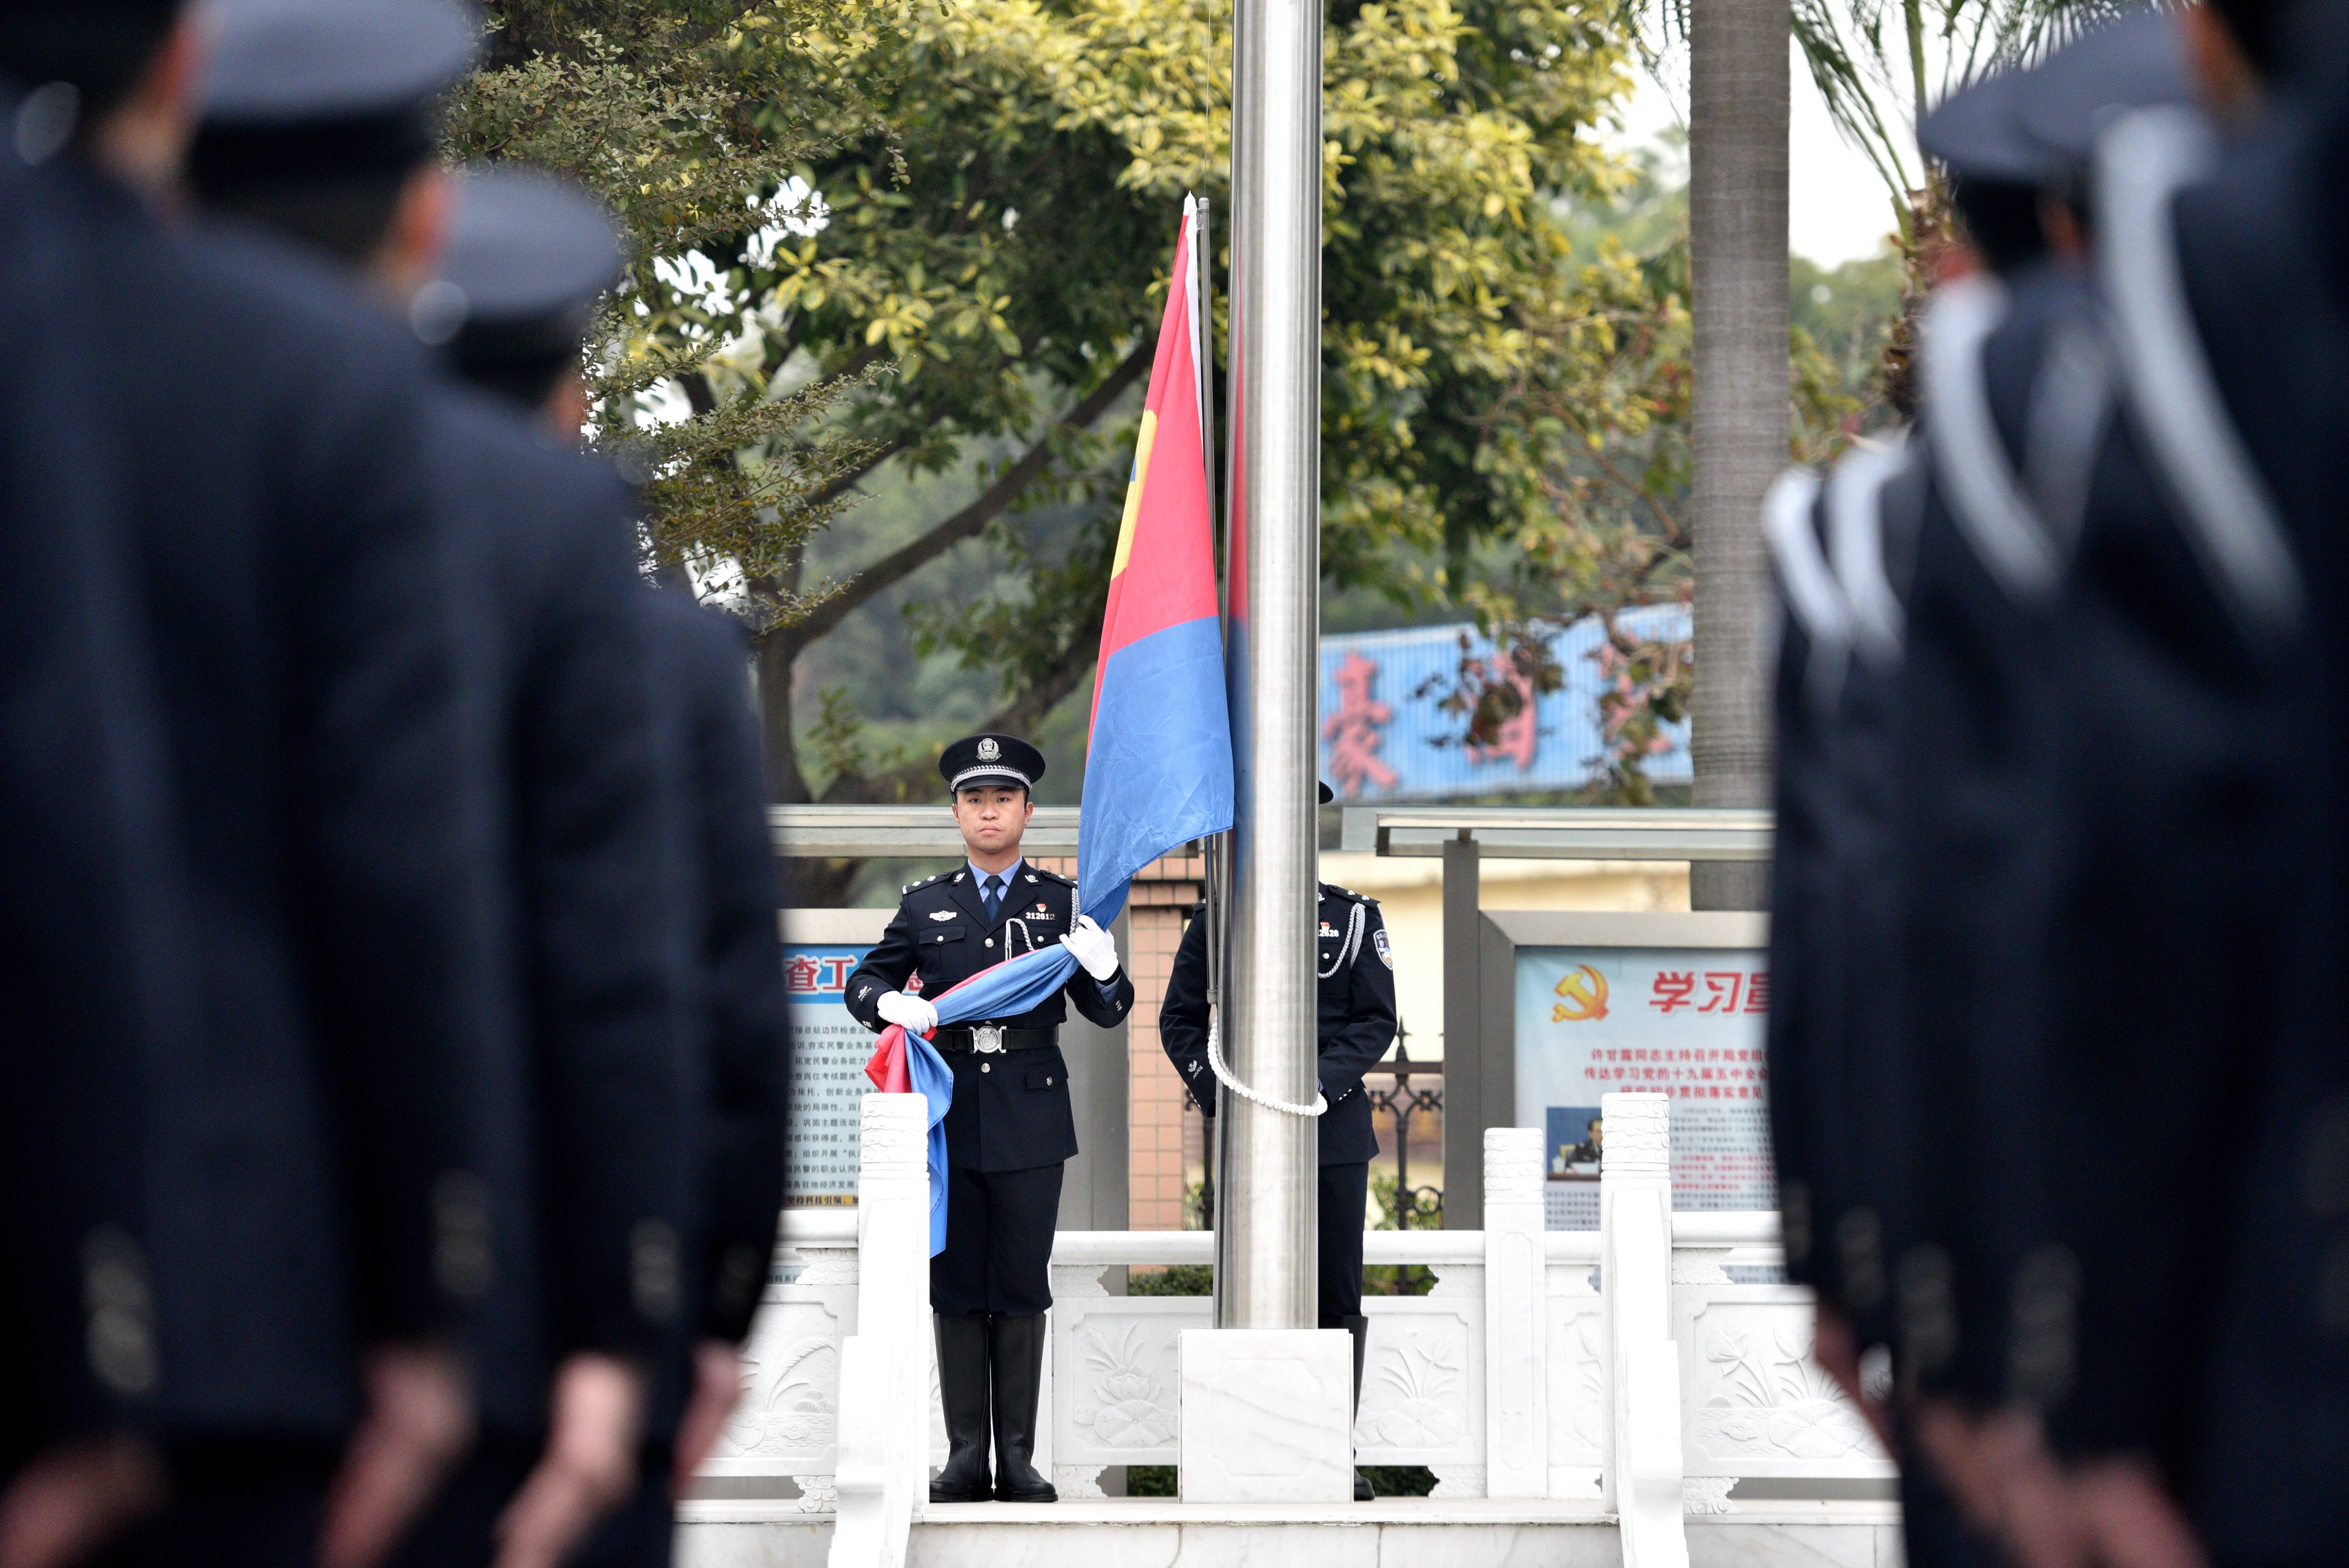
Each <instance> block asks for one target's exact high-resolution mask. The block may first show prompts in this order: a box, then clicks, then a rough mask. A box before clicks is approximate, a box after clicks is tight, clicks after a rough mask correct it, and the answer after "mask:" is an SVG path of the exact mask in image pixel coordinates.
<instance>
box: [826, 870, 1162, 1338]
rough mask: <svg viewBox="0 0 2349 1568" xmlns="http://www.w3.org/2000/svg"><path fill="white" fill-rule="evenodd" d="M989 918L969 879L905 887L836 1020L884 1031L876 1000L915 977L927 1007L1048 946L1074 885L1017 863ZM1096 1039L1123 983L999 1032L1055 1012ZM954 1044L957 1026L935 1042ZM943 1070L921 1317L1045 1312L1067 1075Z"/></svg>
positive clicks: (1047, 1064) (1087, 984) (1067, 1128)
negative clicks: (940, 1220)
mask: <svg viewBox="0 0 2349 1568" xmlns="http://www.w3.org/2000/svg"><path fill="white" fill-rule="evenodd" d="M1009 874H1010V878H1011V880H1010V883H1009V886H1008V887H1007V888H1006V889H1005V891H1004V892H1003V896H1002V901H1001V903H999V905H998V906H997V909H996V912H995V915H994V918H992V919H989V918H988V913H987V905H986V902H985V901H984V899H982V898H981V896H980V893H979V890H978V885H977V884H976V883H975V882H973V880H972V878H971V873H970V868H969V867H968V866H964V867H963V868H962V869H960V870H958V871H953V872H944V873H941V874H940V875H937V876H935V877H932V878H930V879H929V880H928V881H927V882H916V883H914V884H913V885H912V886H910V887H908V888H906V889H905V899H904V902H903V903H900V904H899V905H898V908H897V917H896V918H895V920H892V921H891V922H890V923H889V929H888V930H887V931H886V932H885V933H883V934H882V937H881V941H880V943H879V944H878V945H876V946H875V947H874V949H873V951H872V952H870V953H868V954H865V955H864V963H863V964H861V965H857V967H856V970H855V972H854V974H852V975H849V977H848V1010H849V1012H850V1013H851V1014H853V1015H854V1016H855V1017H856V1018H857V1019H858V1021H860V1022H861V1023H863V1024H864V1026H865V1027H867V1028H870V1029H874V1030H875V1031H878V1030H880V1029H883V1028H885V1027H886V1026H887V1022H886V1020H885V1019H884V1018H883V1017H882V1016H881V1014H880V1011H879V1008H880V1003H881V998H882V996H883V995H885V994H887V993H888V992H891V991H901V990H904V989H905V987H906V985H908V983H910V982H911V981H912V980H913V979H914V978H915V977H916V976H917V975H918V976H919V977H920V980H921V986H920V991H921V994H922V995H926V996H936V995H939V994H940V993H941V992H943V991H945V990H946V989H947V987H949V986H951V985H957V984H959V983H960V982H962V981H964V980H966V979H968V978H969V977H970V976H971V975H976V974H978V972H979V971H980V970H982V969H986V968H988V967H991V966H992V965H997V964H999V963H1001V962H1002V961H1003V960H1004V959H1006V958H1009V957H1016V956H1018V955H1019V954H1023V953H1027V952H1030V951H1032V950H1034V949H1036V948H1039V947H1042V946H1044V945H1046V944H1050V943H1052V942H1057V941H1058V940H1060V938H1061V935H1062V934H1064V933H1066V932H1067V931H1068V930H1069V929H1070V927H1071V925H1072V924H1073V923H1074V922H1075V920H1076V916H1077V889H1076V884H1075V883H1074V882H1071V881H1069V879H1068V878H1066V877H1063V876H1058V875H1055V874H1054V873H1052V872H1047V871H1040V870H1039V869H1038V868H1036V867H1035V866H1032V865H1030V864H1029V863H1027V862H1026V861H1021V862H1020V863H1019V864H1018V865H1017V866H1015V867H1013V868H1012V870H1011V872H1010V873H1009ZM1068 1003H1074V1004H1075V1005H1076V1009H1077V1011H1078V1012H1079V1013H1081V1014H1082V1015H1083V1016H1085V1017H1087V1018H1089V1019H1091V1020H1092V1022H1094V1023H1095V1024H1098V1025H1100V1026H1102V1027H1103V1028H1107V1027H1109V1026H1112V1025H1114V1024H1116V1023H1117V1022H1119V1021H1120V1020H1121V1019H1123V1017H1124V1016H1125V1015H1126V1012H1127V1010H1128V1009H1129V1008H1131V1007H1132V1006H1133V981H1132V980H1130V979H1128V978H1127V977H1126V976H1125V975H1124V973H1123V971H1121V972H1120V973H1119V974H1118V975H1116V977H1115V978H1113V979H1112V980H1108V981H1097V980H1095V979H1094V978H1093V977H1092V975H1088V974H1086V973H1084V972H1083V971H1082V970H1079V971H1078V972H1077V973H1076V974H1074V975H1071V976H1070V977H1069V983H1068V985H1066V986H1065V987H1063V988H1062V992H1061V995H1056V996H1053V997H1051V998H1050V999H1049V1000H1047V1001H1045V1002H1044V1003H1042V1004H1041V1005H1040V1006H1037V1007H1034V1008H1032V1009H1030V1011H1028V1012H1026V1013H1023V1014H1021V1015H1019V1016H1018V1017H1013V1018H999V1019H994V1020H990V1022H991V1023H995V1024H1000V1025H1002V1026H1004V1027H1006V1028H1008V1029H1011V1030H1019V1031H1027V1030H1038V1031H1040V1030H1050V1029H1058V1028H1059V1027H1060V1026H1061V1023H1062V1021H1063V1020H1065V1019H1066V1017H1067V1016H1068V1013H1067V1004H1068ZM939 1032H940V1034H941V1035H942V1036H945V1037H946V1044H947V1046H948V1047H952V1046H953V1045H955V1044H956V1043H957V1039H956V1036H955V1026H945V1027H943V1028H941V1030H940V1031H939ZM944 1054H945V1056H946V1059H947V1065H948V1066H949V1067H950V1068H953V1070H954V1103H953V1105H952V1106H951V1107H950V1108H949V1109H948V1110H947V1118H946V1132H947V1165H948V1167H949V1170H950V1174H949V1177H948V1185H947V1244H946V1247H945V1250H944V1251H942V1252H940V1253H938V1255H937V1256H936V1257H935V1258H933V1259H931V1260H930V1305H931V1307H932V1309H933V1310H935V1311H936V1312H937V1313H938V1315H940V1316H943V1317H986V1316H988V1315H991V1314H993V1315H1003V1316H1006V1317H1031V1316H1034V1315H1036V1314H1038V1313H1040V1312H1042V1311H1044V1310H1045V1309H1046V1308H1047V1307H1049V1306H1050V1305H1052V1292H1051V1282H1050V1262H1051V1256H1052V1230H1053V1225H1054V1222H1055V1221H1056V1220H1057V1219H1058V1217H1059V1213H1060V1206H1061V1162H1062V1161H1066V1160H1068V1159H1069V1158H1070V1157H1071V1156H1072V1155H1073V1154H1075V1153H1076V1151H1077V1127H1076V1119H1075V1117H1074V1115H1073V1114H1072V1113H1071V1110H1070V1108H1069V1066H1068V1063H1067V1061H1066V1060H1065V1059H1064V1058H1063V1057H1061V1047H1060V1046H1059V1044H1058V1042H1057V1041H1055V1042H1054V1043H1052V1044H1050V1045H1028V1046H1025V1047H1024V1048H1009V1049H1005V1050H1002V1051H997V1052H988V1053H980V1052H978V1051H975V1050H971V1049H968V1048H964V1049H953V1048H947V1049H946V1050H945V1053H944Z"/></svg>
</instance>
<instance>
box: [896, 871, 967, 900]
mask: <svg viewBox="0 0 2349 1568" xmlns="http://www.w3.org/2000/svg"><path fill="white" fill-rule="evenodd" d="M957 874H958V873H957V872H939V873H938V874H937V875H936V876H934V877H924V878H923V879H922V880H921V881H919V882H907V883H906V884H905V886H904V887H901V888H899V889H898V890H897V896H898V897H900V898H911V897H913V896H914V895H915V894H916V893H917V892H921V891H922V890H923V889H924V888H932V887H936V886H937V885H938V884H939V883H940V882H945V881H946V880H947V878H948V877H950V876H955V875H957Z"/></svg>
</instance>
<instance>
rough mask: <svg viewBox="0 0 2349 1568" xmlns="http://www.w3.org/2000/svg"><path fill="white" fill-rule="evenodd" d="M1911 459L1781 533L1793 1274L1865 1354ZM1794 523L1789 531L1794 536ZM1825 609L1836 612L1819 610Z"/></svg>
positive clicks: (1882, 1147)
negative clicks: (1839, 1314)
mask: <svg viewBox="0 0 2349 1568" xmlns="http://www.w3.org/2000/svg"><path fill="white" fill-rule="evenodd" d="M1915 445H1916V444H1915V443H1914V442H1910V443H1905V444H1904V445H1902V446H1901V447H1900V448H1899V449H1892V450H1876V451H1867V452H1862V453H1857V454H1855V455H1854V456H1852V457H1850V458H1847V459H1846V461H1845V463H1844V465H1843V466H1841V467H1839V468H1838V469H1836V471H1835V472H1833V473H1832V474H1830V475H1829V476H1828V478H1827V481H1826V485H1825V486H1824V487H1823V489H1822V490H1821V492H1820V493H1819V495H1818V496H1817V498H1816V500H1815V501H1814V502H1813V504H1812V505H1811V506H1810V507H1809V508H1808V509H1807V511H1806V513H1805V514H1804V516H1803V518H1802V526H1800V527H1798V528H1795V527H1789V528H1785V529H1784V530H1783V531H1782V530H1779V529H1774V531H1773V534H1772V542H1773V546H1774V549H1775V551H1776V552H1777V554H1778V557H1779V578H1780V582H1781V585H1782V588H1783V589H1784V590H1785V599H1786V602H1787V608H1788V611H1789V614H1787V616H1786V619H1785V628H1786V629H1785V640H1784V641H1783V643H1782V644H1781V652H1780V665H1779V671H1778V686H1777V714H1778V720H1779V725H1778V800H1779V809H1778V810H1779V821H1780V822H1781V824H1782V826H1781V830H1780V835H1779V844H1778V859H1777V865H1776V868H1775V874H1774V876H1773V878H1772V900H1773V906H1772V911H1771V914H1772V919H1771V929H1770V937H1771V965H1770V966H1771V970H1772V972H1773V975H1774V976H1775V978H1774V980H1773V982H1772V984H1773V995H1772V998H1771V1013H1770V1029H1769V1048H1770V1081H1771V1085H1772V1091H1771V1105H1770V1111H1771V1119H1772V1128H1771V1131H1772V1149H1773V1154H1774V1156H1775V1160H1776V1161H1777V1168H1778V1176H1779V1181H1780V1185H1781V1191H1783V1192H1784V1193H1785V1200H1784V1207H1785V1211H1786V1212H1787V1213H1788V1216H1789V1218H1788V1220H1787V1222H1786V1228H1787V1233H1788V1238H1789V1241H1788V1247H1787V1259H1788V1264H1789V1268H1790V1271H1791V1272H1792V1273H1793V1274H1795V1277H1796V1278H1797V1279H1799V1280H1800V1281H1802V1283H1805V1284H1812V1285H1814V1286H1815V1287H1816V1288H1817V1289H1818V1290H1819V1291H1820V1292H1821V1294H1822V1295H1824V1296H1825V1297H1826V1299H1827V1300H1828V1301H1830V1302H1831V1303H1833V1304H1835V1305H1837V1307H1838V1308H1839V1309H1841V1310H1842V1311H1844V1312H1845V1313H1846V1314H1847V1315H1849V1316H1851V1317H1853V1318H1854V1319H1855V1320H1856V1321H1857V1324H1858V1326H1860V1328H1861V1329H1862V1331H1863V1334H1864V1336H1865V1337H1866V1338H1868V1339H1874V1338H1876V1337H1879V1336H1880V1335H1879V1334H1878V1324H1877V1323H1876V1322H1874V1321H1873V1320H1872V1317H1871V1315H1875V1314H1878V1313H1879V1312H1880V1311H1881V1309H1883V1308H1884V1307H1885V1306H1886V1305H1887V1302H1888V1296H1889V1292H1888V1289H1887V1284H1888V1281H1889V1274H1890V1264H1891V1260H1890V1258H1889V1255H1888V1249H1889V1246H1890V1245H1891V1244H1893V1242H1894V1239H1895V1233H1897V1231H1898V1229H1899V1224H1898V1216H1899V1212H1900V1210H1901V1209H1902V1208H1903V1206H1904V1196H1905V1193H1904V1182H1903V1180H1902V1175H1901V1171H1900V1170H1899V1166H1900V1163H1901V1161H1900V1155H1899V1147H1898V1140H1897V1139H1896V1138H1893V1137H1891V1136H1890V1135H1889V1133H1887V1132H1885V1131H1883V1130H1882V1129H1884V1128H1885V1127H1887V1126H1889V1125H1891V1124H1894V1123H1896V1122H1897V1117H1896V1116H1895V1115H1894V1114H1893V1108H1894V1107H1895V1106H1897V1105H1898V1104H1899V1102H1900V1101H1901V1099H1902V1098H1903V1095H1904V1092H1905V1084H1904V1083H1903V1082H1902V1080H1901V1079H1900V1078H1899V1073H1898V1071H1897V1070H1896V1069H1897V1067H1898V1053H1897V1050H1896V1049H1894V1046H1895V1044H1896V1042H1895V1041H1893V1040H1892V1039H1891V1038H1889V1034H1890V1029H1891V1026H1892V1025H1893V1024H1894V1023H1895V1022H1897V1018H1898V1015H1897V1011H1896V1009H1895V1006H1894V1002H1895V1000H1896V998H1897V996H1898V994H1899V987H1898V984H1897V981H1898V971H1897V970H1896V969H1895V967H1894V966H1893V965H1892V964H1891V962H1890V954H1889V946H1890V944H1891V940H1892V932H1893V929H1894V923H1895V920H1896V917H1897V914H1898V903H1897V897H1896V892H1897V887H1898V882H1897V879H1896V878H1895V877H1894V876H1893V875H1892V874H1891V872H1892V869H1893V867H1892V861H1893V860H1894V856H1893V852H1892V840H1891V835H1890V832H1889V827H1890V820H1891V817H1892V813H1893V803H1892V799H1891V795H1890V790H1889V788H1888V783H1889V773H1890V770H1891V767H1892V764H1893V761H1894V754H1895V744H1894V743H1895V738H1896V735H1897V730H1898V725H1897V707H1896V706H1895V704H1894V702H1893V700H1892V699H1893V697H1894V696H1896V695H1897V693H1898V689H1899V678H1900V664H1901V649H1900V628H1901V625H1902V622H1903V616H1902V613H1901V609H1900V593H1901V589H1902V586H1903V585H1905V584H1906V583H1907V581H1908V575H1909V573H1908V568H1909V563H1910V557H1911V556H1912V554H1913V544H1914V539H1915V533H1916V528H1915V522H1916V514H1917V511H1918V509H1919V506H1920V491H1921V490H1922V481H1921V479H1920V476H1919V475H1918V474H1917V473H1916V471H1915V469H1916V467H1917V453H1916V451H1915V450H1914V448H1915ZM1784 521H1785V522H1788V523H1791V522H1792V521H1794V520H1793V519H1791V518H1789V519H1786V520H1784ZM1821 598H1824V600H1825V603H1819V602H1818V601H1819V600H1820V599H1821Z"/></svg>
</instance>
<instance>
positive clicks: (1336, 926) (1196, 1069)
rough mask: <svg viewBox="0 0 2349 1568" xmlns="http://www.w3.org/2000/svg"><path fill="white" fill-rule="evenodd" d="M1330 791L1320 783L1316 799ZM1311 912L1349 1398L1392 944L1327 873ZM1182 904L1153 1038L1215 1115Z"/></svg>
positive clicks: (1325, 1179)
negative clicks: (1372, 1089) (1370, 1077)
mask: <svg viewBox="0 0 2349 1568" xmlns="http://www.w3.org/2000/svg"><path fill="white" fill-rule="evenodd" d="M1332 799H1335V797H1334V796H1333V795H1332V793H1331V792H1330V786H1328V785H1327V784H1324V785H1322V786H1321V804H1323V805H1324V806H1326V805H1328V804H1329V803H1330V801H1331V800H1332ZM1320 889H1321V906H1320V916H1319V923H1318V925H1317V928H1316V932H1315V938H1314V948H1313V955H1314V964H1313V972H1314V974H1315V975H1317V976H1319V981H1320V987H1319V997H1320V1000H1319V1004H1318V1011H1317V1014H1316V1016H1317V1017H1318V1019H1319V1036H1320V1048H1319V1057H1318V1058H1317V1061H1318V1066H1317V1068H1316V1087H1317V1088H1318V1089H1319V1093H1320V1096H1321V1099H1323V1100H1324V1101H1326V1102H1327V1104H1328V1109H1326V1110H1324V1111H1323V1112H1322V1114H1321V1116H1320V1118H1319V1134H1318V1136H1319V1143H1320V1154H1321V1158H1320V1172H1321V1175H1320V1187H1319V1197H1318V1199H1317V1200H1316V1203H1317V1206H1316V1210H1315V1212H1316V1213H1317V1214H1318V1215H1319V1220H1318V1222H1317V1223H1318V1237H1319V1253H1320V1260H1319V1280H1320V1292H1321V1298H1320V1310H1319V1326H1320V1327H1323V1328H1342V1329H1344V1330H1345V1331H1346V1332H1347V1333H1348V1334H1350V1335H1352V1336H1353V1337H1354V1402H1355V1404H1357V1405H1360V1404H1361V1398H1362V1353H1363V1351H1364V1349H1365V1347H1366V1346H1368V1343H1369V1331H1370V1320H1369V1319H1368V1318H1366V1317H1364V1316H1363V1315H1362V1223H1363V1208H1364V1204H1365V1202H1367V1201H1368V1199H1369V1196H1370V1180H1371V1161H1372V1160H1375V1159H1377V1158H1378V1153H1379V1137H1378V1133H1377V1132H1376V1130H1373V1129H1372V1127H1371V1097H1370V1096H1369V1095H1367V1094H1365V1093H1364V1092H1363V1091H1362V1074H1363V1073H1364V1072H1365V1071H1366V1070H1367V1069H1368V1068H1370V1067H1371V1065H1372V1064H1373V1063H1375V1062H1377V1061H1378V1060H1379V1059H1380V1058H1381V1057H1384V1056H1385V1055H1386V1054H1387V1047H1389V1046H1392V1045H1393V1044H1394V1036H1395V989H1394V953H1393V951H1392V949H1391V948H1390V947H1389V946H1388V944H1387V925H1386V921H1385V919H1384V918H1383V917H1382V916H1381V914H1380V913H1379V905H1378V901H1377V900H1376V899H1371V898H1365V897H1363V896H1362V895H1361V893H1358V892H1350V891H1349V890H1348V889H1345V888H1341V887H1333V886H1331V885H1330V883H1328V882H1323V883H1321V884H1320ZM1204 913H1206V905H1205V904H1204V903H1203V904H1201V905H1199V906H1198V907H1197V908H1195V909H1194V910H1193V911H1192V918H1191V922H1190V924H1189V925H1187V926H1186V927H1185V929H1184V932H1183V943H1182V945H1181V946H1180V947H1178V948H1177V949H1176V950H1175V953H1174V973H1173V974H1171V975H1168V976H1167V978H1166V999H1165V1002H1164V1005H1163V1006H1161V1007H1160V1009H1159V1013H1158V1037H1159V1040H1160V1042H1161V1043H1163V1044H1164V1046H1165V1047H1166V1055H1167V1057H1168V1058H1169V1059H1170V1060H1172V1061H1173V1062H1174V1070H1175V1071H1176V1072H1179V1073H1181V1074H1182V1075H1183V1082H1184V1084H1185V1087H1187V1088H1189V1089H1190V1091H1191V1098H1192V1099H1195V1100H1196V1101H1197V1102H1198V1105H1199V1109H1200V1110H1201V1112H1202V1113H1204V1114H1205V1115H1206V1116H1209V1117H1213V1116H1214V1115H1215V1114H1216V1079H1215V1077H1214V1074H1213V1073H1212V1071H1211V1070H1210V1068H1209V1065H1208V1061H1207V1031H1208V1029H1209V1027H1210V1026H1211V1025H1212V1022H1213V1020H1212V1019H1211V1018H1210V1016H1209V1013H1210V1009H1209V1007H1208V1006H1207V923H1206V921H1205V920H1203V919H1201V918H1199V917H1200V916H1201V915H1202V914H1204ZM1371 1495H1372V1493H1371V1482H1370V1478H1369V1477H1367V1476H1365V1475H1363V1474H1362V1472H1361V1470H1356V1471H1355V1472H1354V1501H1357V1502H1368V1501H1371Z"/></svg>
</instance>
